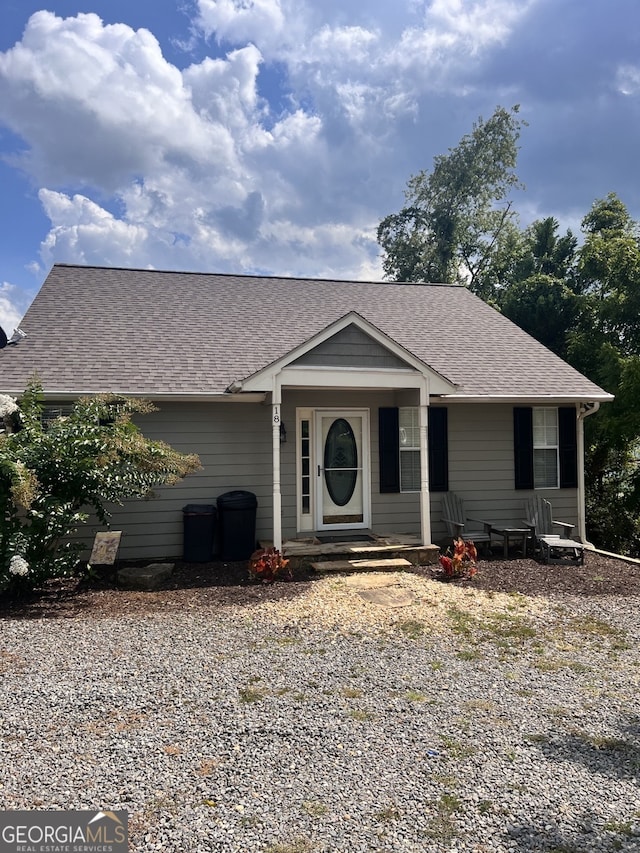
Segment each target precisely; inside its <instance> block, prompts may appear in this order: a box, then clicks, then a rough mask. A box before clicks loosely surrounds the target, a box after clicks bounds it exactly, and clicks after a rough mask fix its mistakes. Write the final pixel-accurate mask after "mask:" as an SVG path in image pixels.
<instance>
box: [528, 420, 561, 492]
mask: <svg viewBox="0 0 640 853" xmlns="http://www.w3.org/2000/svg"><path fill="white" fill-rule="evenodd" d="M558 482H559V479H558V410H557V409H552V408H548V409H547V408H534V409H533V485H534V488H536V489H557V488H558Z"/></svg>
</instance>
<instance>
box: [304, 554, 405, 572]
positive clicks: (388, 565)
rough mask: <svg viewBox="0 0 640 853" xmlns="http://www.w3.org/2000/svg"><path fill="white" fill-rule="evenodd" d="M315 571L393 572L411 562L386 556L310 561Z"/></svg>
mask: <svg viewBox="0 0 640 853" xmlns="http://www.w3.org/2000/svg"><path fill="white" fill-rule="evenodd" d="M311 566H312V567H313V568H314V569H315V570H316V571H317V572H366V571H370V572H381V571H387V572H394V571H397V570H398V569H406V568H411V563H410V562H409V561H408V560H405V559H404V558H403V557H388V558H387V559H381V560H323V561H318V562H317V563H311Z"/></svg>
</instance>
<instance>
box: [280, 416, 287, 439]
mask: <svg viewBox="0 0 640 853" xmlns="http://www.w3.org/2000/svg"><path fill="white" fill-rule="evenodd" d="M286 441H287V428H286V427H285V425H284V423H283V422H282V421H280V444H285V443H286Z"/></svg>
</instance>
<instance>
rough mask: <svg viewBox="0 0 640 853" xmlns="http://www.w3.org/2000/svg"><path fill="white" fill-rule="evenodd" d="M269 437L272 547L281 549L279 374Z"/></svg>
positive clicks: (275, 383) (274, 391)
mask: <svg viewBox="0 0 640 853" xmlns="http://www.w3.org/2000/svg"><path fill="white" fill-rule="evenodd" d="M271 404H272V405H271V409H272V413H271V439H272V445H273V547H274V548H277V549H278V550H279V551H281V550H282V491H281V486H280V424H281V423H282V415H281V413H280V408H281V404H282V389H281V387H280V375H279V374H276V375H275V376H274V377H273V391H272V397H271Z"/></svg>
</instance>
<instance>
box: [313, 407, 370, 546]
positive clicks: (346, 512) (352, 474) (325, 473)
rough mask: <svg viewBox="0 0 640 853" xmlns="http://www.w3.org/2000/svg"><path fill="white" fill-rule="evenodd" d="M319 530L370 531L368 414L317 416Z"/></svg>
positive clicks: (317, 516)
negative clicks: (361, 529)
mask: <svg viewBox="0 0 640 853" xmlns="http://www.w3.org/2000/svg"><path fill="white" fill-rule="evenodd" d="M315 434H316V463H317V464H316V469H317V477H316V480H317V491H316V502H315V504H316V530H332V529H333V530H353V529H356V528H365V527H369V524H370V493H369V417H368V412H367V411H341V410H334V411H317V412H316V430H315Z"/></svg>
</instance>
